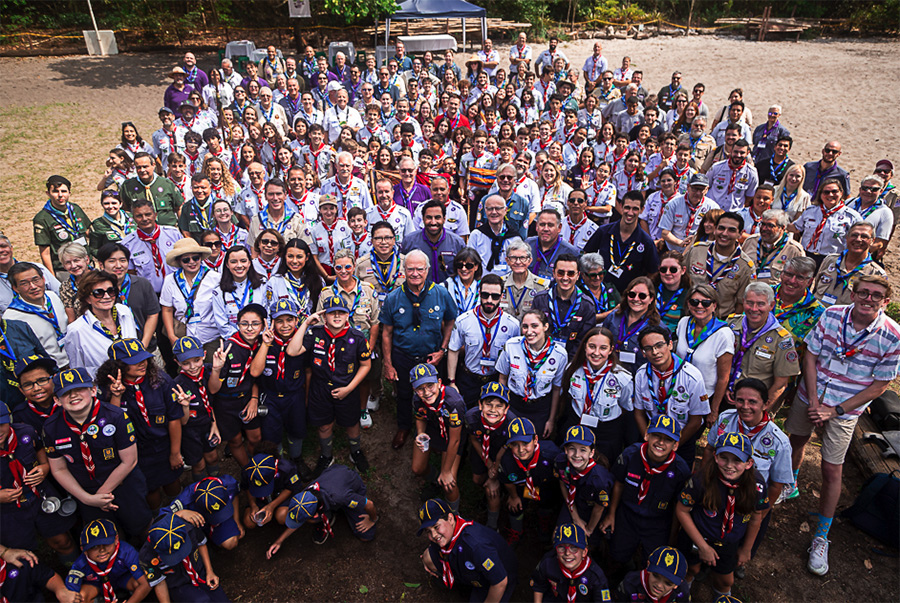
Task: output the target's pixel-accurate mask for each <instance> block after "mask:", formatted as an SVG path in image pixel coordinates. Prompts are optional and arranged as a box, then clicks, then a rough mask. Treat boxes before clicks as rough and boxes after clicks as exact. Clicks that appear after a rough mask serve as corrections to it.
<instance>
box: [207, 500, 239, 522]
mask: <svg viewBox="0 0 900 603" xmlns="http://www.w3.org/2000/svg"><path fill="white" fill-rule="evenodd" d="M232 517H234V505H233V504H232V503H231V501H229V502H228V504H226V505H225V506H223V507H222V508H221V509H219V510H218V511H214V512H212V513H210V514H209V523H210V524H211V525H214V526H217V525H219V524H220V523H224V522H226V521H228V520H229V519H230V518H232Z"/></svg>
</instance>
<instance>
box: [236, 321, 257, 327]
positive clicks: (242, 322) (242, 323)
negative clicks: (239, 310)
mask: <svg viewBox="0 0 900 603" xmlns="http://www.w3.org/2000/svg"><path fill="white" fill-rule="evenodd" d="M238 326H239V327H240V328H242V329H258V328H259V327H261V326H262V323H261V322H259V321H258V320H257V321H255V322H246V321H241V322H239V323H238Z"/></svg>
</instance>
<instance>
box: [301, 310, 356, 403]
mask: <svg viewBox="0 0 900 603" xmlns="http://www.w3.org/2000/svg"><path fill="white" fill-rule="evenodd" d="M332 341H333V342H334V371H332V370H331V369H330V368H329V366H328V349H329V348H330V347H331V344H332ZM303 347H304V348H305V349H306V353H307V354H309V362H310V366H311V368H312V381H311V382H310V383H311V386H312V387H313V388H315V389H317V390H319V391H321V389H322V388H325V389H327V390H328V391H329V392H330V391H331V390H332V389H334V388H336V387H346V386H348V385H350V382H351V381H353V377H354V376H355V375H356V373H357V372H358V371H359V365H360V363H361V362H363V361H364V360H368V359H369V358H371V357H372V352H371V350H370V349H369V341H368V340H367V339H366V336H365V335H363V332H362V331H360V330H359V329H357V328H355V327H350V328H349V329H347V331H346V333H344V334H343V335H340V336H339V337H337V338H336V339H332V337H331V335H330V334H329V333H328V329H326V328H325V326H324V325H314V326H312V327H310V328H309V329H307V331H306V334H305V335H304V336H303ZM304 380H305V376H304Z"/></svg>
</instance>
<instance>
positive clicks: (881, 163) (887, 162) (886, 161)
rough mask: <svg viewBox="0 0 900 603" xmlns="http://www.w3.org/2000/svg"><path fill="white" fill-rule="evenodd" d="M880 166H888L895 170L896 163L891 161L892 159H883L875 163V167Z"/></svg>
mask: <svg viewBox="0 0 900 603" xmlns="http://www.w3.org/2000/svg"><path fill="white" fill-rule="evenodd" d="M880 167H886V168H887V169H889V170H891V171H892V172H893V171H894V164H893V163H891V160H890V159H882V160H881V161H879V162H878V163H876V164H875V169H876V170H877V169H878V168H880Z"/></svg>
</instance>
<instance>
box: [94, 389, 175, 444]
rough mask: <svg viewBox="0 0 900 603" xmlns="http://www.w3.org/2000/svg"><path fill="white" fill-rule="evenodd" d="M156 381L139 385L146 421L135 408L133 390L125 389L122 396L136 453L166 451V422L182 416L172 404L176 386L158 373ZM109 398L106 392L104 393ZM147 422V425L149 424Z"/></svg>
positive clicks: (136, 407)
mask: <svg viewBox="0 0 900 603" xmlns="http://www.w3.org/2000/svg"><path fill="white" fill-rule="evenodd" d="M158 376H159V381H158V382H157V383H151V382H150V378H149V377H145V378H144V381H143V382H142V383H141V384H140V385H138V387H139V388H140V390H141V393H142V394H143V395H144V408H145V409H146V410H147V420H145V419H144V415H143V414H142V413H141V411H140V409H139V408H138V406H137V399H136V394H137V392H136V391H135V388H134V387H132V386H130V385H127V384H126V386H125V393H124V394H122V409H123V410H125V411H126V412H127V413H128V416H129V417H130V418H131V422H132V424H133V425H134V431H135V434H137V441H138V449H139V450H140V451H141V452H143V453H144V454H147V453H148V452H160V451H165V452H168V451H169V421H179V420H181V417H183V416H184V408H183V407H182V406H181V404H179V403H178V402H177V401H176V400H175V391H174V388H175V382H174V381H172V378H171V377H169V376H168V375H167V374H165V373H163V372H162V371H160V372H159V373H158ZM104 393H105V397H108V395H109V394H108V392H104ZM148 421H149V422H148Z"/></svg>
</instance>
